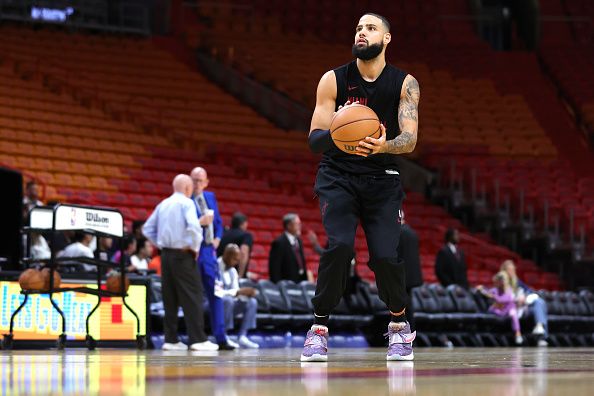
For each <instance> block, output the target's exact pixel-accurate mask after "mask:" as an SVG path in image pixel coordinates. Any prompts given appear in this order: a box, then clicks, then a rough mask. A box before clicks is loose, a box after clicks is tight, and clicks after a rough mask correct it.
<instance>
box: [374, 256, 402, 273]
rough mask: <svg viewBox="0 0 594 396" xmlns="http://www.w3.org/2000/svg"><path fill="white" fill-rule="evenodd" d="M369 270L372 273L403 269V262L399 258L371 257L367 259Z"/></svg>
mask: <svg viewBox="0 0 594 396" xmlns="http://www.w3.org/2000/svg"><path fill="white" fill-rule="evenodd" d="M369 268H371V269H372V270H373V271H376V270H383V269H389V268H404V260H402V259H401V258H399V257H396V256H394V257H380V258H377V257H371V258H370V259H369Z"/></svg>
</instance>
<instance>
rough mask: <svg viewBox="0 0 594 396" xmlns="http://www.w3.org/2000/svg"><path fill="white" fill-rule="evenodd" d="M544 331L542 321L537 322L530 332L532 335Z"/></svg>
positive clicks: (540, 333) (541, 333)
mask: <svg viewBox="0 0 594 396" xmlns="http://www.w3.org/2000/svg"><path fill="white" fill-rule="evenodd" d="M544 332H545V329H544V326H543V325H542V323H537V324H536V326H534V329H533V330H532V334H534V335H543V334H544Z"/></svg>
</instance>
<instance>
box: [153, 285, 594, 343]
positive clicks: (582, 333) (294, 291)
mask: <svg viewBox="0 0 594 396" xmlns="http://www.w3.org/2000/svg"><path fill="white" fill-rule="evenodd" d="M240 286H241V287H254V288H256V289H257V290H258V292H259V293H258V295H257V297H256V298H257V300H258V315H257V318H258V330H282V331H286V330H304V329H306V328H307V327H309V326H310V325H311V321H312V312H313V308H312V303H311V298H312V297H313V296H314V294H315V284H313V283H310V282H307V281H304V282H301V283H299V284H296V283H294V282H292V281H281V282H279V283H278V284H275V283H272V282H270V281H268V280H261V281H259V282H254V281H251V280H247V279H242V280H241V281H240ZM159 288H160V285H159V283H158V282H156V283H155V286H153V296H152V301H153V303H152V304H151V315H152V318H153V323H152V324H153V328H154V329H155V328H156V329H158V328H159V326H160V323H161V322H160V320H161V319H162V317H163V310H162V304H161V303H159V300H160V292H159ZM538 294H539V295H540V296H541V298H543V299H544V300H545V301H546V303H547V306H548V314H549V316H548V317H549V325H548V326H549V337H548V341H549V343H550V344H551V345H554V346H572V345H574V346H575V345H579V346H586V345H592V344H594V338H593V335H594V294H593V293H592V292H590V291H582V292H580V293H579V294H577V293H574V292H557V291H544V290H541V291H539V292H538ZM411 298H412V306H413V309H414V312H415V314H414V317H415V321H416V326H417V330H418V338H417V339H418V343H419V345H424V346H431V345H441V343H442V339H443V336H444V335H445V336H446V337H448V338H449V339H450V340H451V341H452V343H453V344H454V345H455V346H508V345H511V342H510V340H511V337H512V335H513V334H512V330H511V321H510V319H509V318H507V317H499V316H496V315H494V314H491V313H489V312H488V308H489V301H487V299H486V298H485V297H484V296H483V295H482V294H481V293H479V292H478V291H477V289H471V290H466V289H464V288H461V287H460V286H457V285H451V286H449V287H447V288H444V287H442V286H441V285H439V284H424V285H422V286H420V287H417V288H414V289H413V290H412V296H411ZM180 315H182V314H181V311H180ZM180 317H181V316H180ZM239 320H241V316H240V315H239V316H237V317H236V322H237V324H239ZM387 320H388V310H387V307H386V305H385V304H384V303H383V302H382V301H381V300H380V298H379V296H378V294H377V292H376V291H374V290H373V289H372V288H371V287H370V285H369V284H368V283H367V282H359V283H357V284H356V285H355V286H354V287H353V288H352V290H351V292H350V293H345V295H344V297H343V298H342V300H341V301H340V303H339V305H338V306H337V307H336V309H335V310H334V311H333V313H332V315H331V316H330V324H329V327H330V328H332V329H336V330H346V331H356V330H363V331H364V332H367V331H368V330H369V329H370V328H371V327H373V325H374V324H375V323H377V322H378V321H379V322H380V323H382V324H384V322H385V321H387ZM207 322H208V321H207ZM521 326H522V330H523V333H524V334H525V335H528V337H527V338H528V342H529V343H533V342H535V341H536V337H532V336H531V335H530V332H531V330H532V328H533V327H534V320H533V318H532V317H531V316H530V315H524V316H523V317H522V319H521Z"/></svg>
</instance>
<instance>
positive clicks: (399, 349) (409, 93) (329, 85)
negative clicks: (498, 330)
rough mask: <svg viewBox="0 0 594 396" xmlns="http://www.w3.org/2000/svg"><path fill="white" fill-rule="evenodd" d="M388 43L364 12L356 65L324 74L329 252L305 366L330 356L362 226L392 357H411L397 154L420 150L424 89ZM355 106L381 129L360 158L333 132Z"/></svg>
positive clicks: (319, 105)
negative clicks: (338, 116)
mask: <svg viewBox="0 0 594 396" xmlns="http://www.w3.org/2000/svg"><path fill="white" fill-rule="evenodd" d="M390 40H391V35H390V24H389V23H388V21H387V20H386V18H385V17H382V16H380V15H377V14H371V13H368V14H365V15H363V16H362V17H361V19H360V20H359V23H358V25H357V28H356V32H355V43H354V44H353V55H354V56H355V57H356V60H354V61H352V62H350V63H348V64H346V65H343V66H341V67H339V68H337V69H334V70H331V71H329V72H327V73H326V74H324V75H323V76H322V78H321V80H320V83H319V85H318V90H317V100H316V108H315V110H314V114H313V117H312V120H311V132H310V134H309V145H310V148H311V149H312V151H314V152H316V153H323V156H322V160H321V162H320V166H319V169H318V174H317V177H316V183H315V188H314V189H315V193H316V194H317V195H318V197H319V200H320V211H321V215H322V222H323V224H324V228H325V230H326V233H327V235H328V249H327V250H326V251H325V252H324V253H323V254H322V256H321V258H320V267H319V271H318V282H317V287H316V295H315V297H314V298H313V299H312V302H313V306H314V325H313V326H312V327H311V330H310V331H309V332H308V333H307V337H306V340H305V346H304V348H303V353H302V355H301V360H302V361H327V359H328V356H327V340H328V327H327V325H328V319H329V315H330V312H331V311H332V309H333V308H334V307H335V306H336V305H337V304H338V303H339V302H340V299H341V297H342V295H343V292H344V288H345V285H346V281H347V277H348V274H349V266H350V262H351V260H352V258H353V257H354V255H355V252H354V250H353V246H354V243H355V231H356V229H357V224H358V222H359V221H361V225H362V226H363V230H364V231H365V236H366V238H367V245H368V246H369V257H370V258H369V267H370V268H371V269H372V270H373V272H374V273H375V278H376V282H377V286H378V289H379V296H380V298H381V299H382V301H384V302H385V303H386V305H387V306H388V308H389V310H390V314H391V321H390V324H389V326H388V335H389V347H388V353H387V360H412V359H413V358H414V355H413V350H412V342H413V340H414V339H415V336H416V332H414V333H411V330H410V325H409V324H408V322H407V320H406V314H405V306H406V304H407V299H408V296H407V293H406V284H405V273H404V264H403V262H402V260H401V259H399V258H398V254H397V248H398V240H399V234H400V208H401V205H402V200H403V198H404V192H403V189H402V186H401V183H400V176H399V171H398V163H397V157H398V155H399V154H403V153H410V152H411V151H413V149H414V148H415V145H416V142H417V129H418V104H419V96H420V91H419V84H418V83H417V80H415V78H414V77H413V76H411V75H410V74H407V73H406V72H404V71H402V70H399V69H397V68H396V67H394V66H392V65H389V64H387V63H386V58H385V51H386V46H387V45H388V44H389V43H390ZM352 103H360V104H364V105H366V106H369V107H370V108H372V109H373V110H374V111H375V112H376V114H377V115H378V117H379V119H380V121H381V122H382V124H383V125H382V126H381V136H380V137H379V138H378V139H374V138H371V137H367V138H365V140H364V141H361V142H359V145H358V147H357V149H356V154H355V155H353V154H346V153H343V152H342V151H340V150H339V149H338V148H337V147H336V146H335V145H334V143H333V142H332V139H331V137H330V131H329V130H328V128H329V127H330V122H331V120H332V116H333V115H334V112H335V111H337V110H338V109H340V108H341V107H342V105H343V104H344V105H345V106H349V105H350V104H352Z"/></svg>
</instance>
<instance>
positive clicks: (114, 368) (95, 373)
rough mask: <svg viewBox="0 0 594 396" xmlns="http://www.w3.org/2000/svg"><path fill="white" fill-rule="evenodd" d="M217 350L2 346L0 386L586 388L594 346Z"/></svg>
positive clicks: (152, 391) (506, 391) (443, 391)
mask: <svg viewBox="0 0 594 396" xmlns="http://www.w3.org/2000/svg"><path fill="white" fill-rule="evenodd" d="M330 352H331V355H330V361H329V362H328V363H300V362H299V360H298V358H299V353H300V350H299V349H262V350H259V351H243V350H242V351H233V352H217V353H209V354H205V353H196V352H163V351H135V350H117V349H100V350H97V351H92V352H88V351H86V350H77V349H70V350H66V351H64V352H58V351H54V350H45V351H22V350H21V351H0V381H1V383H0V394H1V395H12V394H49V393H52V394H54V395H61V394H78V395H95V394H105V395H141V394H148V395H166V396H186V395H196V396H199V395H221V396H223V395H224V396H227V395H229V396H234V395H240V394H241V395H244V394H245V395H257V396H266V395H275V396H277V395H304V396H307V395H326V394H328V395H363V396H376V395H387V394H394V395H401V394H419V395H427V394H428V395H456V396H459V395H480V396H488V395H497V396H510V395H572V396H575V395H592V394H594V349H553V348H549V349H535V348H524V349H520V348H517V349H516V348H499V349H495V348H489V349H474V348H466V349H462V348H459V349H436V348H432V349H427V348H425V349H421V348H417V349H416V351H415V354H416V360H415V361H414V362H386V361H385V350H384V349H378V348H373V349H332V350H331V351H330Z"/></svg>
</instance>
